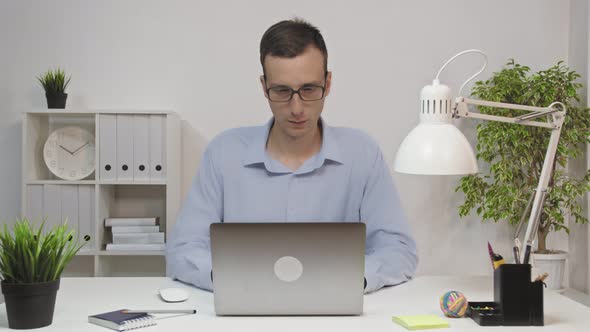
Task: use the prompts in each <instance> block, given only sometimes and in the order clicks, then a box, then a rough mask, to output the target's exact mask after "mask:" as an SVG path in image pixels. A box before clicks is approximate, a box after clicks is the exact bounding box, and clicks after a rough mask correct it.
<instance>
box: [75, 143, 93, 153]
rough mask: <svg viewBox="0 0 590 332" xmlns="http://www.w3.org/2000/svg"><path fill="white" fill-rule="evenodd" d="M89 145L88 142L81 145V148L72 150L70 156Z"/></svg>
mask: <svg viewBox="0 0 590 332" xmlns="http://www.w3.org/2000/svg"><path fill="white" fill-rule="evenodd" d="M88 144H90V142H86V144H84V145H82V146H81V147H79V148H77V149H76V150H74V152H72V154H76V152H78V151H80V150H81V149H82V148H83V147H85V146H86V145H88Z"/></svg>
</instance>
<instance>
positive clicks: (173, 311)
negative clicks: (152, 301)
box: [123, 309, 197, 314]
mask: <svg viewBox="0 0 590 332" xmlns="http://www.w3.org/2000/svg"><path fill="white" fill-rule="evenodd" d="M123 313H126V314H142V313H146V314H196V313H197V310H195V309H154V310H123Z"/></svg>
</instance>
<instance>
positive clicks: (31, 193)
mask: <svg viewBox="0 0 590 332" xmlns="http://www.w3.org/2000/svg"><path fill="white" fill-rule="evenodd" d="M26 206H27V208H26V211H24V215H25V216H26V217H27V218H28V219H29V222H30V223H31V224H33V225H40V224H41V222H42V221H43V185H42V184H31V185H27V205H26Z"/></svg>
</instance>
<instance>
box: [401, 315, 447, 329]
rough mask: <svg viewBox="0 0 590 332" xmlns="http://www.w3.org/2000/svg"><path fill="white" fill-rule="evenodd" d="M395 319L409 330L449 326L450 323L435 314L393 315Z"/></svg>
mask: <svg viewBox="0 0 590 332" xmlns="http://www.w3.org/2000/svg"><path fill="white" fill-rule="evenodd" d="M391 318H392V319H393V321H394V322H395V323H397V324H399V325H401V326H403V327H405V328H406V329H408V330H425V329H437V328H442V327H449V323H448V322H447V321H446V320H444V319H442V318H440V317H438V316H435V315H414V316H393V317H391Z"/></svg>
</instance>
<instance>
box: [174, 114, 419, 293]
mask: <svg viewBox="0 0 590 332" xmlns="http://www.w3.org/2000/svg"><path fill="white" fill-rule="evenodd" d="M321 123H322V146H321V149H320V151H319V152H318V153H317V154H316V155H314V156H313V157H311V158H309V159H308V160H307V161H305V162H304V163H303V164H302V165H301V166H300V167H299V168H298V169H297V170H296V171H291V170H290V169H289V168H287V167H286V166H284V165H283V164H282V163H280V162H279V161H277V160H275V159H273V158H271V157H270V155H269V154H268V153H267V151H266V142H267V139H268V135H269V132H270V128H271V127H272V124H273V119H271V120H270V121H269V122H268V123H267V124H266V125H265V126H257V127H244V128H235V129H230V130H227V131H225V132H223V133H221V134H219V135H218V136H216V137H215V138H214V139H213V140H212V141H211V142H210V143H209V145H208V146H207V148H206V149H205V152H204V154H203V158H202V159H201V164H200V167H199V170H198V172H197V174H196V176H195V178H194V180H193V182H192V185H191V188H190V190H189V192H188V194H187V196H186V198H185V201H184V203H183V206H182V208H181V210H180V212H179V215H178V219H177V221H176V225H175V226H174V228H173V230H172V232H171V234H170V236H169V237H168V244H167V251H166V264H167V268H166V270H167V275H168V276H169V277H171V278H174V279H178V280H181V281H184V282H187V283H191V284H194V285H195V286H197V287H200V288H203V289H207V290H212V286H213V285H212V281H211V253H210V242H209V225H210V224H211V223H213V222H220V221H221V222H223V221H228V222H281V221H284V222H306V221H316V222H344V221H346V222H364V223H365V224H366V229H367V239H366V251H365V278H366V280H367V286H366V288H365V292H370V291H374V290H377V289H379V288H381V287H383V286H387V285H395V284H399V283H402V282H404V281H406V280H408V279H409V278H411V277H412V276H413V275H414V271H415V269H416V264H417V255H416V244H415V242H414V240H413V239H412V237H411V235H410V231H409V228H408V225H407V222H406V218H405V216H404V213H403V211H402V208H401V205H400V200H399V196H398V193H397V191H396V189H395V187H394V184H393V181H392V178H391V174H390V171H389V167H388V166H387V163H386V162H385V160H384V158H383V154H382V152H381V150H380V148H379V146H378V145H377V143H376V142H375V141H374V140H373V139H371V138H370V137H369V136H368V135H366V134H364V133H363V132H361V131H360V130H356V129H351V128H340V127H329V126H328V125H327V124H326V123H325V122H324V121H323V120H321Z"/></svg>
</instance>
